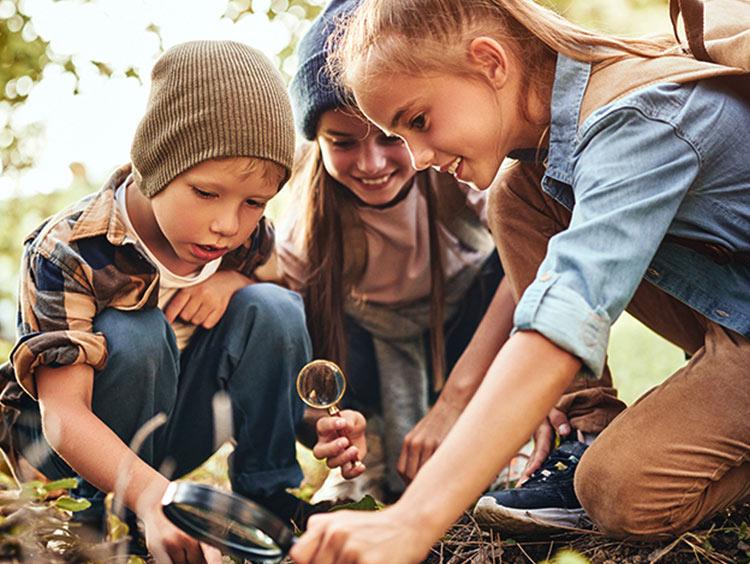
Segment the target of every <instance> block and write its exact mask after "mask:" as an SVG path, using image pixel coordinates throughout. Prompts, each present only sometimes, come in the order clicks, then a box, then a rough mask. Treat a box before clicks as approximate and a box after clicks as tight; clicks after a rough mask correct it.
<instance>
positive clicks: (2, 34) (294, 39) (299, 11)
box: [0, 0, 683, 402]
mask: <svg viewBox="0 0 750 564" xmlns="http://www.w3.org/2000/svg"><path fill="white" fill-rule="evenodd" d="M32 1H33V0H0V150H2V156H1V158H0V174H2V175H3V176H5V177H9V178H10V177H16V176H17V175H18V174H20V173H22V172H23V171H24V170H27V169H31V168H33V167H34V166H35V162H36V160H37V159H38V158H39V156H40V151H42V150H44V151H55V147H52V146H46V147H45V146H44V142H43V141H44V134H45V123H31V124H25V125H23V126H20V125H19V124H18V123H17V120H15V119H14V116H15V115H16V113H17V112H18V111H19V110H21V109H22V108H23V105H24V103H25V102H26V100H27V98H28V96H29V94H30V93H31V92H32V91H33V89H34V88H35V87H36V86H37V85H38V83H39V82H40V81H41V80H42V79H43V77H44V75H45V73H47V72H49V71H50V69H55V70H57V71H58V72H63V73H66V74H69V75H70V77H72V80H70V81H69V82H68V84H70V85H71V86H70V87H71V88H72V89H73V91H74V92H77V91H78V87H79V80H80V76H81V70H82V69H83V68H85V69H90V68H91V67H92V65H93V68H95V69H96V72H98V73H99V74H100V75H101V76H103V77H105V78H107V79H111V78H113V77H122V76H125V77H133V78H136V79H138V80H139V81H140V82H141V84H142V85H143V81H142V76H141V75H142V73H144V72H145V73H147V72H148V69H142V68H138V67H136V66H128V65H124V66H123V65H122V64H114V63H113V62H112V61H108V60H99V59H93V60H82V59H81V58H80V57H76V56H72V55H71V54H70V53H61V52H55V51H54V50H53V49H52V48H51V46H50V42H49V38H45V37H44V36H43V35H40V34H38V33H37V31H35V25H34V18H33V17H30V16H29V15H27V14H28V13H32V12H33V11H32V10H30V9H28V8H29V2H32ZM152 1H153V2H157V1H158V0H152ZM185 1H186V2H198V1H200V0H185ZM70 2H73V3H77V4H82V3H83V4H91V5H92V7H96V5H97V4H104V3H105V2H106V0H57V3H60V4H64V3H70ZM544 3H545V4H546V5H549V6H550V7H552V8H554V9H556V10H558V11H559V12H561V13H563V14H564V15H566V16H567V17H569V18H570V19H572V20H575V21H578V22H580V23H582V24H584V25H587V26H589V27H593V28H596V29H599V30H603V31H607V32H613V33H618V34H625V35H637V34H645V33H668V32H669V31H670V27H669V18H668V12H667V0H549V1H546V2H544ZM324 4H325V0H314V1H303V0H252V1H251V0H228V1H227V3H226V11H225V12H224V14H223V15H222V16H221V17H222V18H227V19H228V20H231V21H232V22H238V21H240V20H242V18H248V17H253V16H254V15H255V16H257V15H258V14H263V15H265V16H266V17H267V18H268V21H273V20H280V21H281V22H282V23H283V25H284V26H285V27H286V29H287V30H288V32H289V33H288V38H289V41H288V43H287V45H286V46H284V47H283V48H282V49H281V50H280V51H279V52H278V53H277V56H276V61H275V62H276V64H277V65H278V67H279V69H280V70H281V72H282V74H283V76H284V77H285V79H287V80H288V79H289V78H290V77H291V75H292V74H293V72H294V70H295V68H296V57H295V55H294V51H295V48H296V45H297V43H298V41H299V39H300V37H301V36H302V35H303V34H304V32H305V30H306V29H307V27H308V25H309V22H310V21H311V20H312V19H313V18H314V17H315V16H316V15H317V14H318V13H319V12H320V11H321V9H322V7H323V5H324ZM134 9H135V8H134ZM116 23H117V22H113V25H116ZM60 25H65V23H63V22H60ZM105 31H106V30H105ZM147 31H148V32H151V33H153V34H154V35H155V36H156V37H157V38H158V41H159V46H160V49H163V44H162V38H161V29H160V27H159V25H158V23H157V22H152V23H151V24H150V25H149V26H148V27H147ZM127 48H128V46H127V45H123V49H124V50H127ZM143 88H146V86H143ZM102 142H107V139H106V137H105V138H103V140H102ZM69 164H70V170H71V173H72V175H71V177H72V179H73V180H72V182H71V184H70V186H68V187H66V188H65V189H62V190H57V191H54V192H51V193H38V194H25V195H20V194H18V193H12V194H9V193H0V218H1V220H0V221H1V223H0V225H2V228H1V229H0V361H3V360H5V359H6V358H7V356H8V353H9V351H10V348H11V346H12V341H13V338H14V325H13V324H14V319H15V294H16V285H17V278H18V264H19V260H20V253H21V244H22V240H23V237H24V236H25V235H26V234H27V233H29V232H30V231H31V230H32V229H33V228H34V227H35V226H36V225H37V224H38V223H39V222H40V221H42V220H43V219H44V218H45V217H47V216H49V215H51V214H52V213H54V212H55V211H57V210H58V209H60V208H62V207H63V206H64V205H66V204H68V203H70V202H72V201H75V200H76V199H78V198H80V197H81V196H82V195H83V194H85V193H88V192H91V191H93V190H96V189H97V188H98V186H99V184H100V183H101V182H102V181H103V180H104V178H89V175H88V174H87V169H86V167H85V165H84V164H82V162H81V161H75V160H74V161H72V162H70V163H69ZM110 164H111V168H114V167H115V166H117V165H118V164H120V163H118V162H112V163H110ZM273 213H274V214H280V213H283V205H277V206H276V208H275V209H274V210H273ZM610 360H611V364H612V367H613V372H614V374H615V378H616V380H617V383H618V385H619V387H620V389H621V393H622V395H623V397H624V398H625V399H626V400H627V401H628V402H631V401H633V400H634V399H635V398H636V397H637V396H638V395H640V393H642V392H643V391H644V390H645V389H647V388H648V387H650V386H652V385H655V384H657V383H659V382H660V381H661V380H663V379H664V378H665V377H666V376H667V375H668V374H669V373H670V372H671V371H672V370H674V368H675V367H677V366H679V365H680V364H681V363H682V362H683V358H682V354H681V353H680V352H679V351H678V350H677V349H675V348H674V347H671V346H670V345H668V344H667V343H665V342H664V341H663V340H661V339H659V338H658V337H657V336H655V335H653V334H652V333H650V332H649V331H648V330H646V329H645V328H643V327H642V326H640V325H639V324H638V323H637V322H636V321H635V320H633V319H632V318H629V317H628V316H623V318H622V319H621V320H619V321H618V322H617V323H616V324H615V327H614V329H613V338H612V344H611V349H610Z"/></svg>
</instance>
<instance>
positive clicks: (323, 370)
mask: <svg viewBox="0 0 750 564" xmlns="http://www.w3.org/2000/svg"><path fill="white" fill-rule="evenodd" d="M345 392H346V376H345V375H344V371H343V370H341V368H339V366H338V364H336V363H335V362H331V361H330V360H320V359H319V360H313V361H312V362H308V363H307V364H306V365H305V366H303V367H302V369H301V370H300V371H299V373H298V374H297V394H298V395H299V397H300V398H301V399H302V401H303V402H305V403H306V404H307V405H309V406H310V407H312V408H315V409H325V410H326V411H328V414H329V415H331V416H340V413H341V410H340V409H339V406H338V404H339V402H340V401H341V398H343V397H344V393H345ZM336 434H337V435H339V436H341V433H339V432H338V431H337V432H336ZM355 464H359V462H358V461H355V462H347V463H345V464H344V467H343V469H345V470H347V471H348V470H351V469H352V468H353V467H354V465H355Z"/></svg>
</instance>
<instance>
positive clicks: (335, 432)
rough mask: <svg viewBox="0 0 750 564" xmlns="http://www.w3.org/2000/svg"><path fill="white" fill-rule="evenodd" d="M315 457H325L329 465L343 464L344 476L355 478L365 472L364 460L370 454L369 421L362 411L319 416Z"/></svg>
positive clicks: (330, 466) (337, 465) (347, 410)
mask: <svg viewBox="0 0 750 564" xmlns="http://www.w3.org/2000/svg"><path fill="white" fill-rule="evenodd" d="M315 428H316V430H317V433H318V442H317V444H316V445H315V447H314V448H313V454H314V455H315V457H316V458H319V459H325V460H326V464H327V465H328V467H329V468H337V467H341V475H342V476H344V478H347V479H351V478H356V477H357V476H359V475H360V474H362V472H364V471H365V465H364V464H362V459H363V458H364V457H365V455H366V454H367V441H366V439H365V430H366V428H367V422H366V421H365V417H364V415H362V414H361V413H360V412H359V411H354V410H352V409H345V410H344V411H342V412H341V413H340V414H339V415H338V416H327V417H321V418H320V419H318V422H317V424H316V426H315Z"/></svg>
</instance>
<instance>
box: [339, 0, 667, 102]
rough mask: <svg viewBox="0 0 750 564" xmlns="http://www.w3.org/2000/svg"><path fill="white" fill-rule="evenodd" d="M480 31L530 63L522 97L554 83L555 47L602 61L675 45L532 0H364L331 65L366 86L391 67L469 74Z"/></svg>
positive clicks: (347, 22) (372, 86) (347, 80)
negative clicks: (594, 27) (612, 29)
mask: <svg viewBox="0 0 750 564" xmlns="http://www.w3.org/2000/svg"><path fill="white" fill-rule="evenodd" d="M478 36H488V37H493V38H495V39H496V40H497V41H499V42H501V43H504V44H507V45H509V46H510V49H509V52H510V55H511V56H513V57H515V58H516V59H517V60H518V61H520V62H521V63H522V64H523V66H524V68H525V72H524V75H523V79H522V88H523V95H524V96H525V95H526V94H527V93H528V88H529V87H530V86H531V87H537V86H543V85H548V84H549V83H550V82H551V76H552V74H553V73H554V61H555V56H556V54H557V53H562V54H564V55H567V56H568V57H571V58H574V59H577V60H581V61H587V62H597V61H602V60H605V59H608V58H612V57H613V56H621V55H624V54H633V55H639V56H644V57H656V56H659V55H662V54H665V53H666V52H668V51H673V47H674V40H673V39H671V38H667V37H666V36H665V37H662V38H626V37H617V36H612V35H604V34H600V33H596V32H593V31H589V30H587V29H585V28H583V27H581V26H578V25H576V24H574V23H572V22H570V21H568V20H567V19H565V18H563V17H562V16H560V15H559V14H557V13H555V12H553V11H552V10H549V9H547V8H544V7H542V6H540V5H539V4H537V3H536V2H533V1H531V0H365V1H363V2H362V3H361V4H360V6H359V7H358V8H357V9H356V10H355V11H354V12H353V13H352V14H351V15H350V16H349V17H348V18H344V19H341V20H340V21H339V23H338V25H337V29H336V32H335V33H334V34H332V36H331V37H330V39H329V48H330V49H331V50H332V52H331V54H330V55H329V58H328V60H329V67H330V69H329V70H330V71H331V73H332V74H333V75H334V76H335V77H336V78H337V79H338V81H339V82H341V83H342V84H343V85H344V86H346V87H347V88H350V89H352V87H354V88H353V89H354V90H359V91H362V92H366V91H374V90H376V89H378V88H379V87H381V86H382V83H383V80H385V79H387V77H388V76H389V75H392V74H393V73H404V74H408V75H415V76H424V75H428V74H431V73H435V72H439V73H451V74H454V75H458V76H471V75H472V73H473V72H474V71H471V69H470V67H469V65H467V61H468V59H467V54H468V52H469V44H470V42H471V41H472V39H474V38H476V37H478ZM672 54H674V52H672ZM524 113H525V109H524Z"/></svg>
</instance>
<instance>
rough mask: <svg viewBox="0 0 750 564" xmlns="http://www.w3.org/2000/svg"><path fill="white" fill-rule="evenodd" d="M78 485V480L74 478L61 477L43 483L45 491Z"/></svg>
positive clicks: (69, 488) (71, 487)
mask: <svg viewBox="0 0 750 564" xmlns="http://www.w3.org/2000/svg"><path fill="white" fill-rule="evenodd" d="M77 487H78V480H77V479H75V478H63V479H62V480H55V481H54V482H48V483H46V484H44V489H45V491H48V492H54V491H55V490H72V489H73V488H77Z"/></svg>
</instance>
